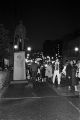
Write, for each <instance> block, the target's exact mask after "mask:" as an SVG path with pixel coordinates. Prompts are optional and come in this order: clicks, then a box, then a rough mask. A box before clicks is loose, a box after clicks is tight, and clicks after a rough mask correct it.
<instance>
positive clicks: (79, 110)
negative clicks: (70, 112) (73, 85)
mask: <svg viewBox="0 0 80 120" xmlns="http://www.w3.org/2000/svg"><path fill="white" fill-rule="evenodd" d="M68 102H69V103H70V104H71V105H72V106H73V107H74V108H75V109H76V110H77V111H78V112H79V113H80V109H79V108H78V107H76V106H75V105H74V104H73V103H72V102H71V101H68Z"/></svg>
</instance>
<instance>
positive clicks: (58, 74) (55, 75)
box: [53, 59, 60, 85]
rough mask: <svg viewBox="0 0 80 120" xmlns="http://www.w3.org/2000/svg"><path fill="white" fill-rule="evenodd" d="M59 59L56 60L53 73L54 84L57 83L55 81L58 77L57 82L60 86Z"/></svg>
mask: <svg viewBox="0 0 80 120" xmlns="http://www.w3.org/2000/svg"><path fill="white" fill-rule="evenodd" d="M59 65H60V63H59V59H56V61H55V63H54V73H53V84H54V83H55V79H56V77H57V80H58V81H57V82H58V85H60V71H59Z"/></svg>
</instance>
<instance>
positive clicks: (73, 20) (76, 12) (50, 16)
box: [0, 0, 80, 48]
mask: <svg viewBox="0 0 80 120" xmlns="http://www.w3.org/2000/svg"><path fill="white" fill-rule="evenodd" d="M20 20H22V21H23V24H24V25H25V27H26V29H27V36H28V37H29V39H30V43H31V46H32V47H33V48H42V44H43V42H44V40H56V39H60V38H62V37H63V36H64V35H66V34H69V33H73V32H74V31H75V30H76V29H77V28H80V6H79V3H76V2H72V3H68V2H66V3H63V2H58V1H57V0H56V2H55V3H54V2H53V3H52V2H50V1H49V2H44V3H43V2H41V1H40V3H39V2H38V3H37V2H31V3H27V2H26V3H23V1H19V2H15V1H14V2H12V1H11V2H6V3H5V2H4V3H2V4H0V24H4V26H5V28H7V29H9V30H10V31H11V32H14V30H15V27H16V25H18V24H19V21H20Z"/></svg>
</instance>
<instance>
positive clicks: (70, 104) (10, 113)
mask: <svg viewBox="0 0 80 120" xmlns="http://www.w3.org/2000/svg"><path fill="white" fill-rule="evenodd" d="M59 91H60V88H56V87H54V86H53V87H52V85H49V84H47V83H43V84H41V83H40V84H38V85H37V87H36V88H35V89H34V88H33V87H32V84H30V85H28V84H27V83H20V84H10V86H9V87H8V88H7V89H6V90H5V91H4V92H3V95H2V97H1V100H0V120H80V98H79V96H63V95H62V94H60V92H59Z"/></svg>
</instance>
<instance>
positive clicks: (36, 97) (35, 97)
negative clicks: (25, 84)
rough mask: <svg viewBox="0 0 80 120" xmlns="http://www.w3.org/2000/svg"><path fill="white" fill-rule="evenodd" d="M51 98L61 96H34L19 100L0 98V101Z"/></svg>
mask: <svg viewBox="0 0 80 120" xmlns="http://www.w3.org/2000/svg"><path fill="white" fill-rule="evenodd" d="M51 97H53V98H54V97H61V96H44V97H43V96H42V97H39V96H34V97H20V98H0V100H18V99H41V98H51Z"/></svg>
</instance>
